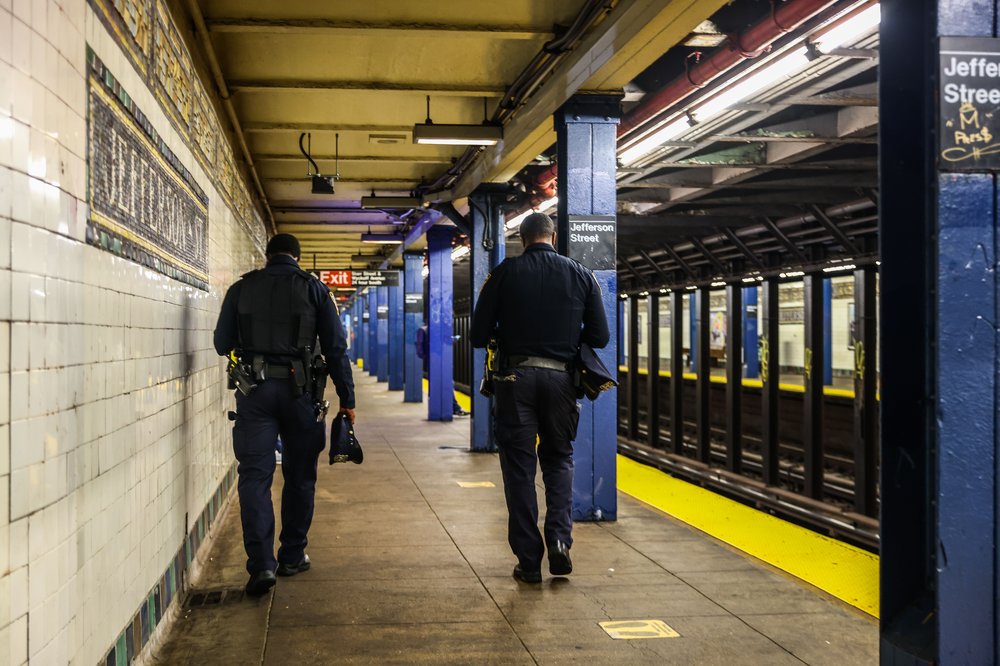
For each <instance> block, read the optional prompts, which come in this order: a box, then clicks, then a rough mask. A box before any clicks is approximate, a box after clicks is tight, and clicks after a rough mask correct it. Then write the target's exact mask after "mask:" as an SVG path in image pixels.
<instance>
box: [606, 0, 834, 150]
mask: <svg viewBox="0 0 1000 666" xmlns="http://www.w3.org/2000/svg"><path fill="white" fill-rule="evenodd" d="M772 2H773V0H772ZM835 4H837V0H792V1H791V2H786V3H784V4H782V5H781V6H780V7H774V6H773V5H772V7H773V10H772V12H771V15H770V16H769V17H767V18H766V19H764V20H763V21H761V22H759V23H757V24H756V25H754V26H753V27H751V28H750V29H748V30H747V31H746V32H744V33H742V34H740V35H736V36H731V37H728V38H727V39H726V41H725V42H724V43H723V45H722V46H720V47H719V48H717V49H716V50H715V51H714V52H713V53H712V55H710V56H709V57H708V58H707V59H705V60H703V61H701V63H699V64H697V65H695V66H694V67H692V68H691V69H690V70H688V72H687V73H685V74H684V75H682V76H678V77H677V78H676V79H674V80H673V81H671V82H670V83H669V84H667V86H666V87H665V88H663V89H662V90H660V91H659V92H656V93H654V94H652V95H647V96H646V97H644V98H643V99H642V101H641V102H640V103H639V105H638V106H637V107H636V108H634V109H632V111H630V112H629V113H628V114H626V115H625V117H624V118H622V121H621V123H620V124H619V125H618V138H619V139H621V138H622V137H624V136H626V135H628V134H630V133H632V132H634V131H635V130H637V129H639V128H640V127H641V126H642V125H644V124H645V123H646V122H648V121H649V120H651V119H653V118H655V117H656V116H657V115H659V114H660V113H662V112H663V111H665V110H667V109H669V108H670V107H672V106H674V105H675V104H677V103H678V102H680V101H681V100H683V99H684V98H685V97H687V96H688V95H690V94H691V93H693V92H695V91H697V90H698V89H699V88H702V87H704V86H705V85H706V84H708V83H710V82H711V81H713V80H715V79H716V78H718V77H719V76H721V75H723V74H725V73H726V72H727V71H728V70H729V69H731V68H732V67H733V66H734V65H737V64H739V63H740V62H741V61H743V60H746V59H748V58H754V57H756V56H757V55H760V54H761V53H762V52H764V50H765V49H767V47H769V46H771V45H772V44H773V43H774V42H775V41H777V39H778V38H779V37H781V36H782V35H783V34H785V33H787V32H791V31H792V30H795V29H796V28H798V27H799V26H800V25H802V24H803V23H805V22H806V21H807V20H809V19H810V18H811V17H813V16H815V15H816V14H818V13H819V12H821V11H823V10H825V9H827V8H828V7H831V6H832V5H835Z"/></svg>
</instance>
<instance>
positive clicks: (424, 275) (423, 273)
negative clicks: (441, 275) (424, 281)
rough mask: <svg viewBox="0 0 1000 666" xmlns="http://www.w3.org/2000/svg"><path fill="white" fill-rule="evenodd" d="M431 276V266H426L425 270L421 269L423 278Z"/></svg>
mask: <svg viewBox="0 0 1000 666" xmlns="http://www.w3.org/2000/svg"><path fill="white" fill-rule="evenodd" d="M430 274H431V269H430V267H429V266H424V267H423V268H421V269H420V275H421V277H427V276H428V275H430Z"/></svg>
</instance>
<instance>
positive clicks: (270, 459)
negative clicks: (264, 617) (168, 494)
mask: <svg viewBox="0 0 1000 666" xmlns="http://www.w3.org/2000/svg"><path fill="white" fill-rule="evenodd" d="M299 255H300V248H299V241H298V239H297V238H295V236H292V235H291V234H277V235H276V236H274V237H273V238H271V240H270V242H268V244H267V266H266V267H265V268H262V269H259V270H255V271H251V272H249V273H247V274H246V275H244V276H243V277H242V278H241V279H240V280H238V281H237V282H236V283H235V284H234V285H233V286H231V287H230V288H229V291H228V292H227V293H226V297H225V300H223V302H222V311H221V312H220V314H219V322H218V324H217V325H216V327H215V350H216V351H217V352H218V353H219V354H220V355H223V356H227V355H229V354H230V353H231V352H232V351H233V350H237V352H238V353H239V355H240V361H241V363H243V364H244V366H245V367H248V368H251V369H252V378H253V382H254V385H253V388H252V389H251V390H250V392H249V393H248V394H247V395H243V393H242V392H240V391H237V392H236V419H235V420H236V424H235V426H234V427H233V449H234V450H235V452H236V459H237V460H238V461H239V466H238V467H237V471H238V472H239V485H238V489H239V495H240V514H241V517H242V520H243V545H244V547H245V549H246V552H247V571H248V572H249V573H250V580H249V582H248V583H247V586H246V590H247V592H248V593H249V594H254V595H259V594H264V593H265V592H267V590H269V589H270V588H271V587H272V586H273V585H274V583H275V572H277V574H278V575H279V576H293V575H295V574H297V573H301V572H303V571H305V570H307V569H308V568H309V557H308V555H306V553H305V547H306V541H307V540H306V534H307V533H308V531H309V525H310V524H311V523H312V516H313V506H314V494H315V488H316V464H317V461H318V459H319V454H320V452H321V451H322V450H323V447H324V446H325V444H326V433H325V428H324V422H323V415H324V414H325V408H324V406H323V405H321V404H319V403H318V402H317V398H316V396H314V395H313V393H315V392H318V391H317V390H315V389H311V388H310V386H308V385H307V384H306V378H307V376H308V375H309V373H310V371H311V369H310V366H311V365H312V364H313V360H314V358H315V355H316V353H317V352H318V351H319V350H317V349H316V339H317V337H318V338H319V342H320V347H321V349H322V352H323V354H324V355H325V356H326V361H327V363H328V372H329V376H330V378H331V379H333V383H334V386H335V387H336V389H337V396H338V397H339V399H340V411H341V412H343V413H345V414H346V415H347V417H348V418H349V419H350V421H351V422H352V423H353V422H354V380H353V378H352V376H351V364H350V360H349V359H348V357H347V339H346V337H345V335H344V329H343V327H342V326H341V323H340V318H339V317H338V316H337V307H336V305H334V302H333V298H332V296H331V294H330V291H329V290H328V289H327V287H326V286H324V285H323V284H322V283H321V282H320V281H319V280H318V279H317V278H315V277H314V276H313V275H311V274H310V273H307V272H306V271H304V270H302V269H301V268H299V265H298V259H299ZM323 382H325V378H322V379H320V380H319V383H318V385H320V386H321V385H322V383H323ZM278 435H281V439H282V442H283V451H282V466H281V471H282V475H283V476H284V480H285V484H284V488H283V490H282V493H281V534H280V536H279V540H280V542H281V547H280V548H279V549H278V557H277V560H276V559H275V557H274V510H273V508H272V506H271V479H272V477H273V475H274V468H275V455H274V454H275V444H276V442H277V438H278Z"/></svg>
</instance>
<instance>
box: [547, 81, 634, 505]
mask: <svg viewBox="0 0 1000 666" xmlns="http://www.w3.org/2000/svg"><path fill="white" fill-rule="evenodd" d="M620 99H621V98H620V97H619V96H613V95H577V96H575V97H573V98H571V99H570V100H569V101H568V102H566V104H565V105H563V107H562V108H561V109H559V110H558V111H557V112H556V114H555V128H556V137H557V139H556V146H557V153H558V157H557V159H558V164H559V171H558V194H559V207H558V236H559V240H558V242H559V251H560V252H563V253H567V254H569V255H570V256H573V252H572V247H573V246H571V245H569V244H568V241H569V228H570V216H600V217H602V218H604V219H612V220H613V219H614V215H615V212H616V202H617V193H616V188H615V173H616V166H615V159H616V157H615V150H616V146H617V137H616V134H617V124H618V119H619V115H620V109H619V105H620ZM590 259H591V261H589V262H585V265H586V263H590V264H591V265H590V266H588V268H592V269H593V268H594V267H595V266H599V268H597V269H595V270H594V277H595V278H597V282H598V284H599V285H600V287H601V290H602V291H603V295H604V310H605V313H606V315H607V319H608V326H609V328H610V329H611V331H610V333H611V339H610V341H609V342H608V345H607V347H605V348H604V349H602V350H599V351H598V355H599V356H600V358H601V361H602V362H603V363H604V365H605V366H607V367H608V368H609V369H610V368H613V367H614V366H615V363H616V361H617V360H618V350H617V349H616V347H617V341H618V332H617V330H615V329H616V328H617V322H618V317H617V314H618V306H617V303H616V301H617V299H618V297H617V294H618V283H617V273H616V269H615V238H614V237H612V238H611V247H610V249H608V250H605V251H595V252H594V254H592V255H591V257H590ZM617 404H618V392H617V390H616V389H611V390H610V391H605V392H604V393H603V394H601V396H600V397H599V398H598V399H597V400H596V401H594V402H590V401H587V400H584V401H583V403H582V409H581V412H580V425H579V429H578V430H577V437H576V442H575V444H574V446H573V457H574V465H575V475H574V479H573V519H574V520H614V519H615V518H616V517H617V514H618V497H617V474H616V467H615V466H616V457H615V456H616V453H617V420H618V414H617Z"/></svg>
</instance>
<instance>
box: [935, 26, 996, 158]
mask: <svg viewBox="0 0 1000 666" xmlns="http://www.w3.org/2000/svg"><path fill="white" fill-rule="evenodd" d="M939 81H940V90H939V96H940V105H939V109H940V118H939V131H938V142H939V145H938V166H939V168H940V169H941V170H942V171H1000V39H994V38H989V37H942V38H941V43H940V78H939Z"/></svg>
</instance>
